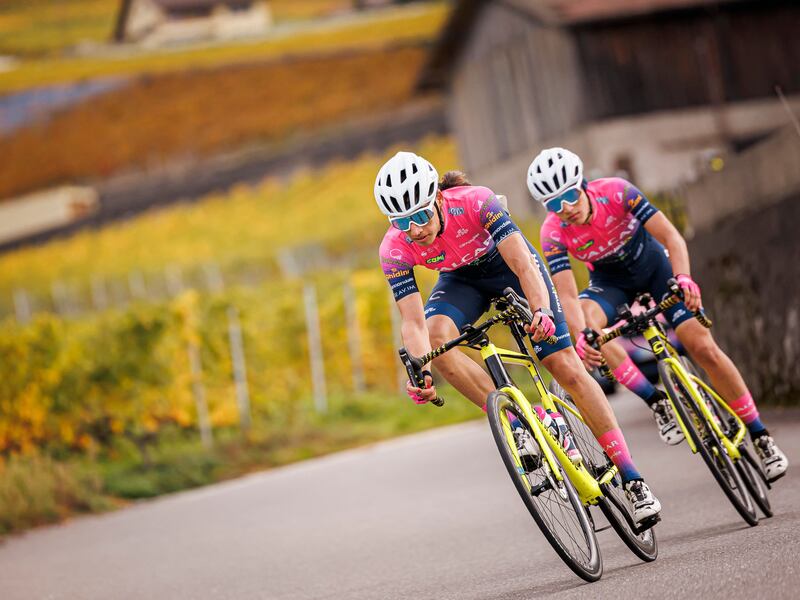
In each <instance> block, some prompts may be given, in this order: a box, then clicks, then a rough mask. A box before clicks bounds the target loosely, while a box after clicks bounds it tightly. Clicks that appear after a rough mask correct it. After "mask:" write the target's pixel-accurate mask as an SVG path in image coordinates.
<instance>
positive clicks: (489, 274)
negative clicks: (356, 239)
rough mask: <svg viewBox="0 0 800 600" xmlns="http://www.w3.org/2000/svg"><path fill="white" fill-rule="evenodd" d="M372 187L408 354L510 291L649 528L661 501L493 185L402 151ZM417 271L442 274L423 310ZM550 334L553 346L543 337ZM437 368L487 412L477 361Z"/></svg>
mask: <svg viewBox="0 0 800 600" xmlns="http://www.w3.org/2000/svg"><path fill="white" fill-rule="evenodd" d="M374 191H375V200H376V202H377V204H378V207H379V208H380V210H381V212H383V213H384V214H385V215H386V216H387V217H388V218H389V221H390V227H389V229H388V231H387V232H386V234H385V235H384V238H383V242H382V243H381V246H380V261H381V266H382V268H383V272H384V274H385V276H386V279H387V281H388V283H389V285H390V287H391V289H392V292H393V293H394V297H395V299H396V301H397V306H398V308H399V310H400V314H401V317H402V336H403V343H404V345H405V346H406V348H408V350H409V352H411V353H412V354H413V355H415V356H422V355H423V354H426V353H427V352H429V351H430V350H431V348H432V346H438V345H440V344H442V343H444V342H446V341H447V340H450V339H453V338H455V337H457V336H458V335H459V332H460V330H461V328H463V327H464V326H466V325H468V324H471V323H472V322H473V321H475V320H476V319H477V318H478V317H479V316H480V315H481V314H483V313H484V312H486V310H488V308H489V307H490V304H491V301H492V299H494V298H497V297H500V296H502V294H503V290H504V289H505V288H506V287H511V288H513V289H514V290H515V291H516V292H517V293H518V294H520V295H521V296H522V297H524V298H526V299H527V301H528V303H529V304H530V306H531V309H532V312H533V315H534V319H533V323H531V324H530V325H529V326H526V330H527V331H529V332H530V334H531V337H532V339H533V342H534V351H535V352H536V355H537V356H538V358H539V359H540V360H541V362H542V364H543V365H544V367H545V368H546V369H547V370H548V371H550V373H551V374H552V375H553V377H554V378H555V379H556V380H557V381H558V382H559V383H560V384H561V385H562V387H563V388H564V389H565V390H566V391H567V392H568V393H569V394H570V395H571V396H572V397H573V398H574V399H575V402H576V404H577V405H578V407H579V408H580V411H581V413H582V415H583V416H584V418H585V420H586V422H587V424H588V425H589V427H590V428H591V430H592V432H593V433H594V434H595V436H596V437H597V439H598V440H599V442H600V443H601V445H602V446H603V447H604V448H606V449H609V452H608V454H609V457H610V458H611V459H612V460H613V461H614V464H615V465H616V466H617V467H618V468H619V471H620V475H621V477H622V480H623V483H624V485H625V489H626V492H627V497H628V500H629V502H630V503H631V507H632V512H633V518H634V519H635V521H636V522H637V523H640V524H642V525H645V526H646V525H652V524H653V523H654V522H655V521H656V520H657V518H658V513H659V512H660V510H661V505H660V503H659V502H658V499H657V498H656V497H655V496H654V495H653V494H652V492H651V491H650V490H649V488H648V487H647V485H646V484H645V483H644V481H643V480H642V477H641V475H640V474H639V472H638V471H637V470H636V467H635V465H634V463H633V460H632V459H631V456H630V453H629V451H628V448H627V445H626V443H625V438H624V437H623V435H622V432H621V431H620V429H619V426H618V425H617V422H616V419H615V417H614V413H613V412H612V411H611V407H610V406H609V404H608V400H607V399H606V397H605V396H604V395H603V393H602V391H601V389H600V386H599V385H598V384H597V382H595V381H594V380H593V379H592V378H591V377H590V376H589V375H588V373H587V372H586V370H585V369H584V368H583V365H582V364H581V361H580V358H579V357H578V355H577V354H576V353H575V349H574V348H573V346H572V342H571V341H570V337H569V332H568V330H567V324H566V322H565V319H564V313H563V311H562V308H561V304H560V302H559V299H558V296H557V295H556V293H555V290H554V288H553V284H552V281H551V279H550V276H549V274H548V273H547V269H546V267H545V266H544V264H543V263H542V261H541V260H540V259H539V256H538V253H537V252H536V250H535V249H534V248H533V246H532V245H531V244H530V243H529V242H528V241H527V240H526V239H525V238H524V237H523V235H522V233H521V232H520V230H519V228H518V227H517V226H516V224H515V223H514V222H513V221H512V220H511V217H510V216H509V214H508V211H506V210H505V209H504V208H503V206H502V205H501V204H500V202H499V201H498V199H497V196H495V194H494V193H493V192H492V191H491V190H490V189H488V188H485V187H480V186H473V185H470V184H469V182H467V181H466V179H465V178H464V176H463V174H461V173H458V172H451V173H448V174H446V175H445V176H444V177H443V178H442V181H441V182H439V181H438V174H437V173H436V170H435V169H434V168H433V165H431V164H430V163H429V162H428V161H426V160H425V159H424V158H422V157H419V156H417V155H415V154H412V153H410V152H399V153H398V154H397V155H395V156H394V157H393V158H391V159H390V160H389V161H388V162H387V163H386V164H385V165H384V166H383V167H382V168H381V170H380V171H379V173H378V176H377V178H376V180H375V190H374ZM415 267H424V268H427V269H433V270H436V271H439V273H440V275H439V279H438V281H437V283H436V285H435V287H434V289H433V291H432V292H431V295H430V297H429V298H428V299H427V302H425V303H424V305H423V300H422V297H421V294H420V293H419V289H418V287H417V284H416V279H415V277H414V268H415ZM553 333H554V334H555V336H556V338H557V341H556V342H555V343H553V344H550V343H547V342H545V341H543V340H545V339H546V338H548V337H549V336H550V335H551V334H553ZM434 363H435V365H436V367H437V369H438V370H439V372H440V373H441V374H442V375H443V376H444V377H445V378H446V379H447V380H448V381H449V382H450V383H451V384H452V385H453V386H454V387H455V388H456V389H458V390H459V391H460V392H461V393H462V394H464V395H465V396H466V397H467V398H469V399H470V400H471V401H472V402H473V403H475V404H476V405H478V406H479V407H481V408H485V403H486V399H487V397H488V395H489V393H490V392H492V391H493V389H494V387H493V385H492V381H491V379H490V377H489V375H488V374H487V373H486V372H485V371H483V369H481V367H480V366H479V365H478V364H477V363H476V362H474V361H473V360H472V359H470V358H469V357H468V356H467V355H465V354H463V353H460V352H447V353H445V354H443V355H442V356H440V357H438V358H436V359H434ZM424 373H425V380H426V384H427V387H426V388H417V387H414V386H413V385H412V384H411V383H410V382H409V384H408V386H407V391H408V394H409V396H411V398H412V399H413V400H414V401H415V402H417V403H424V402H428V401H430V400H432V399H433V398H435V397H436V391H435V389H434V387H433V379H432V377H431V375H430V372H424ZM559 416H560V415H557V414H554V415H553V417H554V419H557V418H558V417H559ZM529 435H530V434H529V433H528V432H527V431H525V430H524V429H523V428H520V429H519V430H518V431H515V437H516V438H517V444H518V447H519V449H520V455H521V456H522V457H524V455H525V454H526V453H535V452H536V450H535V444H533V442H532V440H530V439H526V437H525V436H529ZM562 441H563V442H564V444H565V450H566V451H567V454H568V455H569V456H570V458H572V459H573V460H578V461H579V460H580V455H579V453H577V449H575V448H573V447H571V446H572V443H571V441H570V439H568V436H566V437H565V439H564V440H562ZM523 460H524V458H523Z"/></svg>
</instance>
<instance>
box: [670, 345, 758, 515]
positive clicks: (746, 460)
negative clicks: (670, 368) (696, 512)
mask: <svg viewBox="0 0 800 600" xmlns="http://www.w3.org/2000/svg"><path fill="white" fill-rule="evenodd" d="M681 358H682V361H683V365H684V367H686V370H687V371H689V373H691V374H692V375H694V376H695V377H700V375H699V372H700V371H699V369H698V368H697V366H696V365H695V364H694V362H693V361H692V360H691V359H690V358H689V357H688V356H682V357H681ZM698 391H699V392H700V394H701V395H702V396H703V397H704V398H705V399H706V402H708V403H710V404H711V406H712V408H713V410H714V413H715V414H716V415H717V417H718V418H719V419H720V421H721V422H723V423H725V424H726V427H723V432H724V433H725V435H727V436H728V437H729V438H730V437H732V436H733V432H732V431H731V429H732V425H733V424H732V420H731V419H730V413H728V411H727V410H725V409H724V408H723V407H721V406H719V403H718V402H717V400H716V399H715V398H714V397H713V396H711V395H709V394H708V393H707V392H706V391H705V390H703V389H702V388H699V389H698ZM739 453H740V454H741V455H742V457H741V458H740V459H739V460H736V461H734V463H733V464H734V465H735V466H736V468H737V469H738V470H739V474H740V475H741V477H742V481H743V482H744V485H745V487H746V488H747V491H748V492H749V493H750V496H751V497H752V498H753V501H754V502H755V503H756V506H758V509H759V510H760V511H761V512H762V514H763V515H764V516H765V517H771V516H772V514H773V513H772V506H771V505H770V501H769V494H768V490H769V483H768V482H767V476H766V475H765V474H764V470H763V469H762V468H761V465H760V464H759V462H758V461H757V460H756V459H755V457H754V456H753V450H752V449H751V444H750V442H748V441H743V442H742V443H741V444H740V445H739Z"/></svg>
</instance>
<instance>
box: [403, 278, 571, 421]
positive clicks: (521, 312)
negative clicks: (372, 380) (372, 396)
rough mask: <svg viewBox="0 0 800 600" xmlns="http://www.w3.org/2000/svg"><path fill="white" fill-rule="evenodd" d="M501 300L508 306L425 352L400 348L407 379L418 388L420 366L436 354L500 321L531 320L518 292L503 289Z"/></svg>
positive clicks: (437, 402)
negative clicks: (420, 353)
mask: <svg viewBox="0 0 800 600" xmlns="http://www.w3.org/2000/svg"><path fill="white" fill-rule="evenodd" d="M502 301H505V303H507V304H508V308H506V309H505V310H503V311H501V312H499V313H497V314H496V315H494V316H493V317H490V318H489V319H487V320H486V321H484V322H483V323H481V324H480V325H476V326H474V327H473V326H471V325H470V326H467V327H466V328H465V331H464V333H462V334H461V335H460V336H458V337H457V338H454V339H452V340H450V341H449V342H445V343H444V344H442V345H441V346H439V347H438V348H434V349H433V350H431V351H430V352H428V353H427V354H423V355H422V356H419V357H416V356H413V355H412V354H411V353H410V352H409V351H408V350H406V348H405V347H402V348H400V349H399V350H398V354H399V355H400V360H401V362H402V363H403V366H404V367H405V369H406V373H408V379H409V381H413V382H415V383H416V384H417V387H419V388H424V387H425V378H424V377H423V376H422V367H424V366H425V365H427V364H428V363H429V362H430V361H432V360H433V359H434V358H436V357H437V356H441V355H442V354H444V353H445V352H447V351H449V350H452V349H453V348H455V347H456V346H458V345H460V344H462V343H463V342H465V341H467V340H469V339H472V338H474V337H476V336H477V335H479V334H480V333H482V332H484V331H486V330H488V329H489V328H490V327H492V326H494V325H496V324H497V323H500V322H501V321H503V322H507V321H520V322H522V323H525V324H529V323H531V322H533V313H532V312H531V309H530V307H529V306H528V303H527V301H526V300H525V299H524V298H521V297H520V296H519V294H517V293H516V292H515V291H514V290H513V289H511V288H510V287H508V288H506V289H505V290H503V298H502V299H501V302H502ZM546 341H547V343H549V344H555V343H556V342H557V341H558V338H557V337H556V336H554V335H551V336H550V337H548V338H547V340H546ZM431 403H432V404H433V405H434V406H443V405H444V398H442V397H441V396H437V397H436V398H435V399H434V400H431Z"/></svg>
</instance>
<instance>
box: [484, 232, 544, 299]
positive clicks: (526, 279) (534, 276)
mask: <svg viewBox="0 0 800 600" xmlns="http://www.w3.org/2000/svg"><path fill="white" fill-rule="evenodd" d="M497 251H498V252H500V256H502V257H503V260H504V261H506V264H507V265H508V267H509V268H510V269H511V270H512V271H513V272H514V275H516V276H517V277H518V278H519V282H520V284H521V285H522V291H523V292H525V298H526V299H527V300H528V303H529V304H530V306H531V310H536V309H537V308H540V307H544V308H550V295H549V294H548V293H547V287H546V286H545V284H544V280H543V279H542V274H541V273H539V269H537V268H536V266H535V265H534V263H533V256H532V255H531V252H530V250H528V246H527V244H526V243H525V240H524V238H523V237H522V235H519V234H516V233H514V234H512V235H510V236H508V237H507V238H506V239H504V240H503V241H502V242H500V243H499V244H497Z"/></svg>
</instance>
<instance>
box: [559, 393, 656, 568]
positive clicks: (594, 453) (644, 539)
mask: <svg viewBox="0 0 800 600" xmlns="http://www.w3.org/2000/svg"><path fill="white" fill-rule="evenodd" d="M550 391H551V392H552V393H553V394H555V395H556V396H557V397H558V398H560V399H561V400H562V401H564V402H565V403H566V404H568V405H569V406H571V407H573V408H574V409H575V410H577V406H576V405H575V402H574V401H573V400H572V397H571V396H570V395H569V394H567V393H566V390H564V388H562V387H561V386H560V385H559V384H558V383H557V382H556V381H555V380H553V381H552V382H551V384H550ZM561 414H562V415H563V416H564V420H565V421H566V423H567V426H568V427H569V428H570V431H572V437H573V439H574V440H575V445H576V446H578V450H580V453H581V456H582V457H583V464H584V465H585V466H586V468H587V469H588V470H589V472H590V473H591V474H592V475H593V476H594V477H599V476H600V475H602V474H603V473H605V472H606V471H607V470H608V468H609V467H610V466H611V465H612V464H613V463H611V460H610V459H609V458H608V456H606V453H605V452H603V449H602V448H601V447H600V443H599V442H598V441H597V438H595V436H594V434H593V433H592V430H591V429H589V426H588V425H586V423H584V422H583V421H581V420H580V419H579V418H578V417H576V416H575V415H573V414H572V413H571V412H569V411H562V412H561ZM601 489H602V490H603V494H604V496H608V497H604V498H601V499H600V500H599V501H598V503H597V504H598V508H600V511H601V512H602V513H603V515H604V516H605V517H606V520H607V521H608V523H609V524H610V525H611V528H612V529H613V530H614V531H615V532H616V534H617V535H618V536H619V537H620V539H621V540H622V542H623V543H624V544H625V545H626V546H627V547H628V549H629V550H630V551H631V552H633V553H634V555H636V556H637V557H638V558H639V559H641V560H643V561H645V562H652V561H654V560H655V559H656V558H657V557H658V541H657V539H656V533H655V530H654V528H653V527H651V528H650V529H647V530H646V531H643V532H642V533H636V532H635V531H634V530H633V528H632V527H631V522H632V516H631V514H630V512H629V511H628V508H627V500H626V498H625V490H624V489H623V487H622V478H621V477H620V475H619V473H617V475H616V476H615V477H614V479H612V480H611V482H610V483H609V484H608V485H604V486H602V488H601ZM623 511H625V513H623ZM626 514H627V516H628V518H626Z"/></svg>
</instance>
